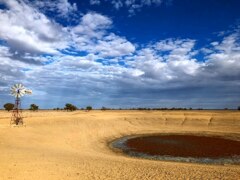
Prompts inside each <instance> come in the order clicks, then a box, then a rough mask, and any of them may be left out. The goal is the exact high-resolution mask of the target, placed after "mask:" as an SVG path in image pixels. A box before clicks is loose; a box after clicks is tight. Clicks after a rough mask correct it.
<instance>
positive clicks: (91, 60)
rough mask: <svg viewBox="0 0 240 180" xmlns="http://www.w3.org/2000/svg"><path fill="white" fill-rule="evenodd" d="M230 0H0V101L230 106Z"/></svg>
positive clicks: (233, 81) (239, 19) (233, 25)
mask: <svg viewBox="0 0 240 180" xmlns="http://www.w3.org/2000/svg"><path fill="white" fill-rule="evenodd" d="M239 7H240V1H239V0H194V1H192V0H112V1H110V0H81V1H77V0H75V1H74V0H0V106H1V107H2V106H3V104H5V103H6V102H14V98H13V97H11V96H10V95H9V88H10V87H11V86H12V85H13V84H14V83H19V82H20V83H23V84H24V85H25V86H26V87H28V88H30V89H32V90H33V95H31V96H25V97H23V99H22V101H23V106H24V107H28V106H29V104H31V103H35V104H37V105H39V106H40V108H55V107H63V106H64V105H65V103H73V104H75V105H76V106H78V107H86V106H87V105H91V106H93V107H95V108H99V107H102V106H106V107H113V108H118V107H123V108H128V107H187V108H189V107H193V108H236V107H237V106H239V105H240V11H239Z"/></svg>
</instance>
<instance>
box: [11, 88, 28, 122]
mask: <svg viewBox="0 0 240 180" xmlns="http://www.w3.org/2000/svg"><path fill="white" fill-rule="evenodd" d="M10 94H11V95H12V96H14V97H15V98H16V99H15V105H14V109H13V112H12V118H11V121H10V124H11V125H12V124H13V125H14V124H15V125H23V117H22V110H21V99H20V98H21V97H22V96H24V95H26V94H32V90H30V89H26V88H25V87H24V86H23V85H22V84H15V85H13V86H12V87H11V89H10Z"/></svg>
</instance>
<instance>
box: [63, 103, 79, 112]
mask: <svg viewBox="0 0 240 180" xmlns="http://www.w3.org/2000/svg"><path fill="white" fill-rule="evenodd" d="M64 109H65V110H67V111H76V110H77V107H76V106H74V105H73V104H70V103H67V104H66V105H65V107H64Z"/></svg>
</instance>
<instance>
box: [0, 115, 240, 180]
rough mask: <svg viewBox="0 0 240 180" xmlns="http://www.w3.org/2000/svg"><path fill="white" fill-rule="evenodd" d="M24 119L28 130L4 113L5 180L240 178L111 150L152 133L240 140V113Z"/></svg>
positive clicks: (234, 172) (239, 168)
mask: <svg viewBox="0 0 240 180" xmlns="http://www.w3.org/2000/svg"><path fill="white" fill-rule="evenodd" d="M23 116H24V121H25V124H26V127H10V125H9V122H10V117H11V113H10V112H7V111H0V179H4V180H5V179H14V180H15V179H51V180H55V179H81V180H82V179H91V180H92V179H121V180H122V179H123V180H124V179H131V180H133V179H144V180H146V179H240V165H230V164H225V165H209V164H197V163H182V162H168V161H155V160H146V159H138V158H133V157H128V156H126V155H124V154H122V153H121V152H119V151H117V150H113V149H111V148H110V147H109V143H110V142H111V141H112V140H114V139H116V138H120V137H122V136H126V135H132V134H148V133H149V134H151V133H195V134H205V135H206V134H207V135H221V136H224V137H226V138H228V137H230V138H231V139H235V140H238V141H240V112H239V111H230V110H225V111H213V110H211V111H210V110H208V111H207V110H201V111H196V110H192V111H137V110H107V111H100V110H93V111H89V112H86V111H80V110H79V111H73V112H64V111H50V110H49V111H48V110H40V111H38V112H30V111H24V112H23ZM223 148H224V147H223Z"/></svg>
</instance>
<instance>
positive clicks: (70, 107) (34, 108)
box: [3, 103, 240, 111]
mask: <svg viewBox="0 0 240 180" xmlns="http://www.w3.org/2000/svg"><path fill="white" fill-rule="evenodd" d="M3 107H4V109H5V110H7V111H11V110H13V109H14V104H13V103H6V104H4V105H3ZM92 109H93V108H92V106H87V107H85V108H78V107H77V106H75V105H73V104H71V103H67V104H65V107H64V108H59V107H58V108H53V110H57V111H58V110H65V111H76V110H86V111H91V110H92ZM29 110H31V111H37V110H39V106H37V105H36V104H31V105H30V107H29ZM100 110H102V111H106V110H139V111H149V110H161V111H163V110H204V109H203V108H194V109H193V108H191V107H190V108H176V107H172V108H166V107H163V108H146V107H137V108H108V107H105V106H102V107H101V108H100ZM224 110H228V108H224ZM237 110H239V111H240V106H238V107H237Z"/></svg>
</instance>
